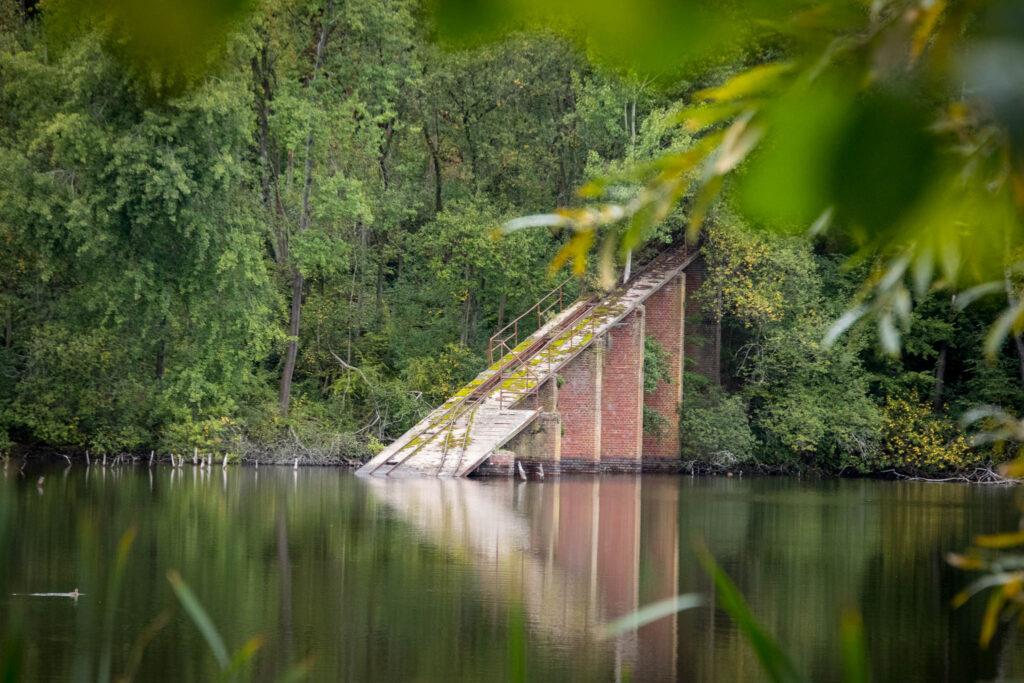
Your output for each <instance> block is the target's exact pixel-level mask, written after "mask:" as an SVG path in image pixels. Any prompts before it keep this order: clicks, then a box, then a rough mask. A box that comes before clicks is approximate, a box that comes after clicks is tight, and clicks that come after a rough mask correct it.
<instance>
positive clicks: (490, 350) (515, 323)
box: [487, 275, 576, 365]
mask: <svg viewBox="0 0 1024 683" xmlns="http://www.w3.org/2000/svg"><path fill="white" fill-rule="evenodd" d="M575 279H576V276H575V275H570V276H569V277H567V278H566V279H565V280H564V281H563V282H561V283H560V284H559V285H558V286H557V287H555V288H554V289H552V290H551V291H550V292H548V293H547V294H545V295H544V296H542V297H541V298H540V299H538V300H537V303H535V304H534V305H533V306H530V307H529V308H528V309H526V311H524V312H523V313H522V314H521V315H520V316H519V317H518V318H516V319H515V320H512V321H510V322H509V323H508V324H507V325H505V327H503V328H501V329H500V330H498V331H497V332H495V333H494V334H493V335H491V339H490V342H489V343H488V345H487V364H488V365H494V351H495V346H496V345H499V344H501V343H505V342H508V340H509V339H512V340H513V342H512V348H515V347H517V346H519V321H520V320H523V318H525V317H526V316H528V315H531V314H532V313H534V312H535V311H536V314H537V328H536V329H538V330H539V329H540V328H541V327H542V322H543V316H544V314H545V313H547V312H548V311H550V310H551V309H553V308H554V307H555V306H558V312H559V313H561V312H562V311H563V310H565V297H564V292H563V290H564V288H565V286H566V285H567V284H569V283H570V282H572V281H573V280H575ZM555 295H557V298H556V296H555ZM549 299H550V300H551V301H549V302H548V304H547V305H546V306H544V302H546V301H548V300H549ZM574 301H575V299H574ZM509 328H511V329H512V331H511V332H510V333H509V334H506V335H505V336H504V337H502V336H501V335H502V334H504V333H505V332H508V330H509ZM534 331H535V330H534ZM532 332H533V331H531V334H532ZM524 338H525V337H524ZM504 355H505V354H502V355H501V356H499V358H501V357H504Z"/></svg>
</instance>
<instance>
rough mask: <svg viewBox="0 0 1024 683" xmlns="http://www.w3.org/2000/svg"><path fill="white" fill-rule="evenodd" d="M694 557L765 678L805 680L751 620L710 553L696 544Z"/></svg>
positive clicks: (783, 681) (781, 681) (778, 682)
mask: <svg viewBox="0 0 1024 683" xmlns="http://www.w3.org/2000/svg"><path fill="white" fill-rule="evenodd" d="M697 557H698V558H700V563H701V564H702V565H703V566H704V571H706V572H707V573H708V575H709V576H710V577H711V578H712V580H714V582H715V587H716V588H717V589H718V595H719V598H720V599H721V601H722V606H723V607H724V608H725V610H726V611H727V612H728V613H729V615H730V616H731V617H732V618H733V620H734V621H735V622H736V624H737V625H738V626H739V627H740V630H741V631H742V632H743V635H744V636H746V638H747V640H748V641H749V642H750V644H751V646H753V648H754V652H755V653H756V654H757V658H758V660H760V662H761V666H762V667H763V668H764V671H765V673H767V674H768V677H769V678H770V679H771V680H772V681H775V683H797V682H802V681H806V679H805V678H804V677H803V676H801V675H800V674H799V673H798V672H797V670H796V667H794V666H793V663H792V662H791V661H790V660H789V657H787V656H786V653H784V652H783V651H782V649H781V648H779V646H778V644H777V643H776V642H775V641H774V640H772V638H771V636H769V635H768V634H767V633H766V632H765V630H764V629H763V628H761V625H760V624H758V623H757V621H756V620H755V619H754V616H753V615H752V614H751V613H750V609H748V608H747V604H746V603H745V602H744V601H743V597H742V596H741V595H740V592H739V590H737V589H736V586H735V585H734V584H733V582H732V581H731V580H730V579H729V577H728V576H726V574H725V572H723V571H722V568H721V567H719V566H718V563H717V562H715V558H713V557H712V556H711V553H709V552H708V551H707V550H706V549H705V548H703V547H698V548H697Z"/></svg>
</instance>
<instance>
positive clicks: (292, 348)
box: [278, 1, 333, 415]
mask: <svg viewBox="0 0 1024 683" xmlns="http://www.w3.org/2000/svg"><path fill="white" fill-rule="evenodd" d="M332 7H333V3H332V2H330V1H328V3H327V9H326V11H325V13H324V14H325V20H324V21H323V23H322V24H321V27H320V39H319V40H318V41H317V44H316V59H315V61H314V62H313V73H312V75H311V76H310V79H309V87H310V88H312V86H313V84H314V83H315V82H316V79H317V76H318V75H319V73H320V66H321V64H322V63H323V53H324V45H325V44H326V43H327V34H328V30H327V27H328V24H327V21H326V16H327V15H329V14H330V13H331V9H332ZM312 193H313V131H312V130H310V131H309V133H308V134H307V135H306V163H305V177H304V180H303V188H302V214H301V215H300V216H299V234H300V235H301V234H302V233H304V232H305V231H306V230H307V229H308V228H309V222H310V216H311V210H310V196H311V195H312ZM303 283H304V278H303V275H302V273H301V272H299V269H298V268H292V303H291V310H290V315H289V323H290V324H289V327H288V330H289V332H288V334H289V336H290V337H291V338H290V339H289V340H288V348H287V351H286V354H285V362H284V369H283V371H282V372H281V392H280V394H279V395H278V401H279V402H280V404H281V414H282V415H287V414H288V404H289V402H290V401H291V391H292V375H293V373H294V372H295V358H296V357H297V356H298V352H299V323H300V320H301V318H302V285H303Z"/></svg>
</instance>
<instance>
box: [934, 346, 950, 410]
mask: <svg viewBox="0 0 1024 683" xmlns="http://www.w3.org/2000/svg"><path fill="white" fill-rule="evenodd" d="M948 353H949V344H947V343H946V342H942V348H940V349H939V360H938V361H937V362H936V363H935V391H934V392H933V393H932V411H934V412H936V413H938V412H941V411H942V392H943V389H944V388H945V384H946V356H947V355H948Z"/></svg>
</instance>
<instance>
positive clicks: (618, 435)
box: [601, 306, 645, 470]
mask: <svg viewBox="0 0 1024 683" xmlns="http://www.w3.org/2000/svg"><path fill="white" fill-rule="evenodd" d="M644 318H645V315H644V307H643V306H639V307H637V309H636V310H634V311H633V312H632V313H630V314H629V315H627V316H626V317H625V318H623V319H622V321H621V322H619V323H617V324H616V325H615V326H614V327H613V328H612V329H611V330H609V331H608V333H607V334H606V335H605V339H604V342H605V357H604V369H603V371H602V375H601V468H602V469H624V470H630V469H638V468H639V465H640V452H641V446H642V443H643V401H644V386H643V383H644V329H645V321H644Z"/></svg>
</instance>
